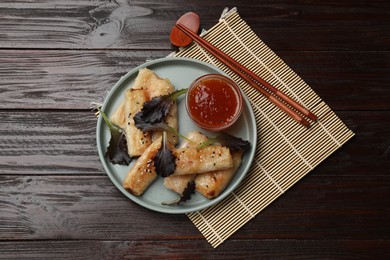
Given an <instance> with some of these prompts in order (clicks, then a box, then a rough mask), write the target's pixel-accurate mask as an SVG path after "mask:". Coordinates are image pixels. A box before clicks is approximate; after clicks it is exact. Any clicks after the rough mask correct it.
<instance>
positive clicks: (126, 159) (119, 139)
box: [98, 108, 131, 165]
mask: <svg viewBox="0 0 390 260" xmlns="http://www.w3.org/2000/svg"><path fill="white" fill-rule="evenodd" d="M98 110H99V113H100V114H101V115H102V117H103V119H104V122H105V123H106V125H107V126H108V129H109V130H110V134H111V138H110V141H109V144H108V146H107V151H106V153H105V157H106V158H107V159H108V160H109V161H110V162H111V163H113V164H121V165H129V164H130V162H131V157H130V156H129V154H128V153H127V140H126V136H125V134H124V133H123V132H122V131H120V130H119V128H117V127H115V126H114V125H113V124H112V123H111V122H110V120H109V119H108V118H107V116H106V114H105V113H104V112H103V111H102V110H101V109H100V108H98Z"/></svg>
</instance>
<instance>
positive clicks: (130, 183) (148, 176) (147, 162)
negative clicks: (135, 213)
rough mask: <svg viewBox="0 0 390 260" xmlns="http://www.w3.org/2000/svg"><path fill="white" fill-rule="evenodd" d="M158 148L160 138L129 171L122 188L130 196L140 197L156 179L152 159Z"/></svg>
mask: <svg viewBox="0 0 390 260" xmlns="http://www.w3.org/2000/svg"><path fill="white" fill-rule="evenodd" d="M160 147H161V138H159V139H157V140H155V141H153V143H152V144H151V145H150V146H149V147H148V148H147V149H146V150H145V152H144V153H143V154H142V155H141V156H140V157H139V158H138V159H137V161H136V162H135V163H134V165H133V166H132V167H131V169H130V170H129V173H128V174H127V177H126V178H125V180H124V181H123V187H124V188H125V189H126V190H128V191H129V192H130V193H131V194H133V195H136V196H139V195H141V194H142V193H143V192H144V191H145V190H146V189H147V188H148V187H149V185H150V184H151V183H152V182H153V181H154V180H155V179H156V178H157V174H156V169H155V168H154V162H153V159H154V157H155V156H156V154H157V152H158V150H159V149H160Z"/></svg>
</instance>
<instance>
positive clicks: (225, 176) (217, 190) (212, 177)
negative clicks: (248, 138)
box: [195, 151, 242, 199]
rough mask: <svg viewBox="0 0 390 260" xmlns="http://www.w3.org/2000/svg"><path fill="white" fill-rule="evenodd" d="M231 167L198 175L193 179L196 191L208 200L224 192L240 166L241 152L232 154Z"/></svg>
mask: <svg viewBox="0 0 390 260" xmlns="http://www.w3.org/2000/svg"><path fill="white" fill-rule="evenodd" d="M232 157H233V167H232V168H230V169H227V170H222V171H215V172H208V173H203V174H198V175H197V176H196V178H195V187H196V191H197V192H199V193H200V194H202V195H203V196H205V197H206V198H208V199H212V198H215V197H217V196H219V194H221V192H222V191H224V190H225V188H226V186H227V185H228V184H229V183H230V181H231V180H232V179H233V177H234V175H235V174H236V172H237V170H238V168H239V167H240V165H241V158H242V151H239V152H234V153H233V154H232Z"/></svg>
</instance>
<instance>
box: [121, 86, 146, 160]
mask: <svg viewBox="0 0 390 260" xmlns="http://www.w3.org/2000/svg"><path fill="white" fill-rule="evenodd" d="M145 100H146V94H145V91H143V90H142V89H129V90H127V91H126V94H125V108H124V110H125V117H126V124H125V127H124V132H125V135H126V140H127V152H128V153H129V156H130V157H137V156H140V155H141V154H142V153H143V152H144V151H145V150H146V148H147V147H148V146H149V145H150V144H151V137H150V134H149V133H146V132H145V133H144V132H142V131H141V130H140V129H138V128H137V127H136V126H135V123H134V115H135V114H136V113H138V112H139V111H140V110H141V109H142V105H143V103H144V102H145Z"/></svg>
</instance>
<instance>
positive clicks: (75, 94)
mask: <svg viewBox="0 0 390 260" xmlns="http://www.w3.org/2000/svg"><path fill="white" fill-rule="evenodd" d="M169 53H170V51H138V52H134V51H120V50H118V51H84V52H80V51H60V52H58V51H52V50H0V63H1V64H2V66H0V75H1V79H2V80H1V82H0V92H1V96H0V98H1V101H2V102H0V109H42V108H45V109H89V106H90V103H91V101H103V99H104V97H105V95H106V93H107V92H108V91H109V90H110V89H111V88H112V87H113V86H114V84H115V83H116V82H117V81H118V80H119V78H120V77H121V76H123V75H125V74H126V73H127V72H129V71H130V70H132V69H134V68H135V67H137V66H139V65H141V64H143V63H144V62H145V61H146V60H151V59H157V58H162V57H165V56H166V55H168V54H169ZM277 54H278V55H279V56H280V57H281V58H282V59H283V60H285V62H286V63H287V64H288V65H289V66H290V67H291V68H292V69H293V70H295V71H296V73H297V74H298V75H300V76H301V77H302V78H303V79H304V80H305V81H306V82H307V83H308V84H309V85H310V86H311V87H312V88H313V89H314V91H316V92H317V93H318V94H319V95H320V96H321V98H323V100H324V101H325V102H326V103H327V104H328V105H329V106H330V107H331V108H332V109H335V110H352V109H357V110H390V102H389V101H388V87H387V86H388V85H389V84H390V52H378V53H377V52H342V53H340V52H313V51H308V52H304V53H302V52H278V53H277Z"/></svg>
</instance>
